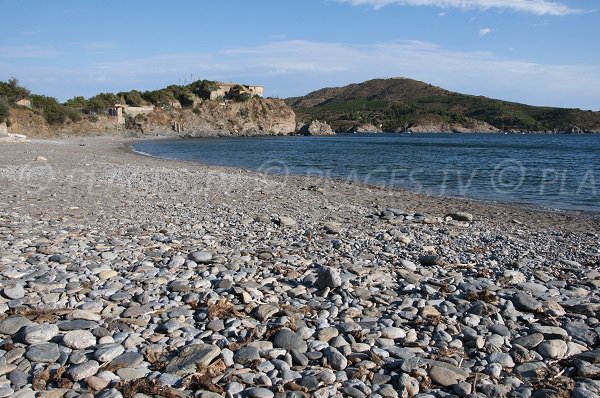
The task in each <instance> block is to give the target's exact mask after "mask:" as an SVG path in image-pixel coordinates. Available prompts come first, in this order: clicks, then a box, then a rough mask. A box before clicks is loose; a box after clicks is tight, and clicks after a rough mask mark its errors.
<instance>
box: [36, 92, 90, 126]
mask: <svg viewBox="0 0 600 398" xmlns="http://www.w3.org/2000/svg"><path fill="white" fill-rule="evenodd" d="M31 105H32V106H33V108H34V109H36V110H39V111H40V112H42V114H43V115H44V118H45V119H46V121H47V122H48V123H49V124H63V123H65V122H67V121H69V120H70V121H73V122H78V121H79V120H81V114H80V112H79V110H77V109H73V108H70V107H68V106H65V105H61V104H60V103H58V101H57V100H56V98H52V97H47V96H45V95H32V96H31Z"/></svg>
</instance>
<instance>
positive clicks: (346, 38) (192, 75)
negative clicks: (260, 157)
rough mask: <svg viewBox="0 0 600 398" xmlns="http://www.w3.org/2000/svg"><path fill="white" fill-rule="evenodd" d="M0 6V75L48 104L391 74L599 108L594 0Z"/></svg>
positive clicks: (599, 34) (285, 88)
mask: <svg viewBox="0 0 600 398" xmlns="http://www.w3.org/2000/svg"><path fill="white" fill-rule="evenodd" d="M595 7H598V8H595ZM0 10H1V12H0V15H1V16H2V34H0V80H2V81H7V80H8V79H9V78H10V77H16V78H17V79H19V81H20V83H21V84H22V85H23V86H25V87H27V88H28V89H30V90H31V91H32V92H35V93H39V94H44V95H49V96H52V97H55V98H57V99H59V100H60V101H65V100H67V99H69V98H72V97H74V96H78V95H82V96H84V97H86V98H88V97H91V96H93V95H95V94H97V93H100V92H119V91H129V90H132V89H138V90H141V91H144V90H152V89H159V88H162V87H165V86H167V85H169V84H186V83H190V82H191V81H192V80H197V79H208V80H218V81H233V82H238V83H243V84H259V85H263V86H265V95H266V96H271V97H279V98H286V97H290V96H298V95H304V94H307V93H308V92H310V91H313V90H316V89H319V88H323V87H335V86H342V85H346V84H349V83H358V82H362V81H365V80H369V79H373V78H385V77H397V76H401V77H407V78H412V79H416V80H421V81H425V82H427V83H431V84H434V85H437V86H440V87H443V88H445V89H448V90H452V91H457V92H462V93H466V94H473V95H485V96H488V97H492V98H499V99H504V100H509V101H515V102H521V103H527V104H531V105H546V106H561V107H574V108H582V109H591V110H595V111H597V110H600V39H599V38H600V1H598V0H552V1H551V0H219V1H212V0H204V1H191V0H190V1H182V0H171V1H168V2H165V1H161V2H158V1H154V0H127V1H115V0H102V1H98V0H86V1H82V0H53V1H43V0H38V1H32V0H0Z"/></svg>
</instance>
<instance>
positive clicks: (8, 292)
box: [2, 283, 25, 300]
mask: <svg viewBox="0 0 600 398" xmlns="http://www.w3.org/2000/svg"><path fill="white" fill-rule="evenodd" d="M2 293H3V294H4V295H5V296H6V297H8V298H9V299H13V300H19V299H22V298H23V297H25V289H23V285H21V284H20V283H16V284H14V285H12V286H7V287H5V288H4V289H2Z"/></svg>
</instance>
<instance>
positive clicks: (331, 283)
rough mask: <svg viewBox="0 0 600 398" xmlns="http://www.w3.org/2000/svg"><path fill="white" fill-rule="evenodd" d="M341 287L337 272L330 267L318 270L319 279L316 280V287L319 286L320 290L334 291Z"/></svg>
mask: <svg viewBox="0 0 600 398" xmlns="http://www.w3.org/2000/svg"><path fill="white" fill-rule="evenodd" d="M341 285H342V277H341V276H340V271H339V270H337V269H335V268H331V267H323V268H321V269H320V271H319V277H318V279H317V286H319V288H320V289H325V288H330V289H334V288H336V287H339V286H341Z"/></svg>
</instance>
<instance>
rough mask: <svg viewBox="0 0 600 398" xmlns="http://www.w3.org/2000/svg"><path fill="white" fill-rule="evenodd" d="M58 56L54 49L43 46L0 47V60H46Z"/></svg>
mask: <svg viewBox="0 0 600 398" xmlns="http://www.w3.org/2000/svg"><path fill="white" fill-rule="evenodd" d="M56 55H58V51H57V50H56V49H55V48H54V47H44V46H29V45H25V46H10V47H0V59H1V58H48V57H54V56H56Z"/></svg>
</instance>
